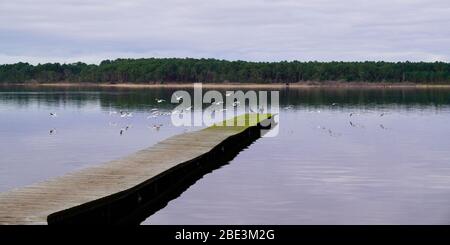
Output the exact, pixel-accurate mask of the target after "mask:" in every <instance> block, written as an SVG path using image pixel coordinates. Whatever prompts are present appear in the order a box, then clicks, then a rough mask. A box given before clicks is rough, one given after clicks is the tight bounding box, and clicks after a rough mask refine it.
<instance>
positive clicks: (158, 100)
mask: <svg viewBox="0 0 450 245" xmlns="http://www.w3.org/2000/svg"><path fill="white" fill-rule="evenodd" d="M155 100H156V102H158V103H162V102H164V101H166V100H163V99H155Z"/></svg>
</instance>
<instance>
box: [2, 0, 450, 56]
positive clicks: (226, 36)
mask: <svg viewBox="0 0 450 245" xmlns="http://www.w3.org/2000/svg"><path fill="white" fill-rule="evenodd" d="M119 57H123V58H128V57H129V58H140V57H195V58H201V57H204V58H218V59H228V60H237V59H241V60H251V61H280V60H301V61H309V60H318V61H331V60H343V61H353V60H356V61H363V60H385V61H405V60H410V61H447V62H449V61H450V1H449V0H334V1H331V0H185V1H182V0H164V1H162V0H161V1H156V0H155V1H153V0H147V1H144V0H127V1H115V0H0V63H14V62H18V61H26V62H31V63H38V62H41V63H42V62H75V61H83V62H87V63H98V62H99V61H101V60H103V59H115V58H119Z"/></svg>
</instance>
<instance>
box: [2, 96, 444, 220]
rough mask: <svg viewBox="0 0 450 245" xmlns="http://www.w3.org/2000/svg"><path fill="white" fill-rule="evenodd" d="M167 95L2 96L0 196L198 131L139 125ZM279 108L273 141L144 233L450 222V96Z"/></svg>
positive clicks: (294, 99) (305, 102)
mask: <svg viewBox="0 0 450 245" xmlns="http://www.w3.org/2000/svg"><path fill="white" fill-rule="evenodd" d="M174 91H175V90H173V89H106V88H105V89H94V88H45V89H43V88H39V89H38V88H23V87H0V156H1V157H0V191H8V190H11V189H13V188H16V187H21V186H25V185H28V184H32V183H35V182H38V181H42V180H45V179H47V178H50V177H55V176H58V175H61V174H64V173H67V172H70V171H73V170H77V169H81V168H84V167H88V166H92V165H95V164H100V163H102V162H105V161H108V160H112V159H116V158H118V157H121V156H125V155H127V154H130V153H132V152H135V151H137V150H139V149H142V148H145V147H148V146H151V145H152V144H155V143H156V142H158V141H160V140H162V139H165V138H167V137H169V136H171V135H175V134H179V133H183V132H185V131H187V130H198V129H199V128H186V127H174V126H172V125H171V123H170V116H160V117H157V118H149V119H147V116H148V115H149V114H150V110H151V109H152V108H159V110H161V111H169V110H171V109H172V108H173V107H174V105H171V104H170V103H166V102H165V103H160V104H158V103H156V102H155V98H164V99H166V100H168V99H169V98H170V96H171V94H172V93H173V92H174ZM280 100H281V101H280V103H281V107H282V109H281V112H280V125H279V126H280V127H279V129H280V133H279V135H278V136H277V137H273V138H261V139H259V140H257V141H256V142H254V143H253V144H252V145H251V146H249V147H248V148H247V149H245V150H243V151H242V152H241V153H240V154H239V155H237V156H236V157H235V158H234V159H233V160H231V161H230V162H229V163H228V164H226V165H224V166H222V167H221V168H219V169H217V170H215V171H213V172H212V173H209V174H207V175H205V176H204V177H203V178H201V179H200V180H198V181H197V182H196V183H195V184H194V185H192V186H191V187H189V188H188V189H187V190H186V191H185V192H184V193H182V194H181V195H180V196H179V197H178V198H176V199H174V200H172V201H170V202H169V203H168V205H167V206H166V207H165V208H163V209H161V210H160V211H158V212H157V213H155V214H154V215H152V216H151V217H149V218H148V219H147V220H146V221H144V222H143V224H450V89H413V88H404V89H399V88H397V89H392V88H387V89H373V88H372V89H356V88H353V89H349V88H347V89H344V88H341V89H324V88H315V89H293V88H291V89H284V90H281V91H280ZM333 103H336V104H335V105H334V106H333V105H332V104H333ZM120 110H123V111H129V112H133V116H132V117H125V118H121V117H120V116H119V114H114V113H111V112H116V111H120ZM50 113H56V115H57V116H56V117H52V116H50ZM350 115H351V116H350ZM154 124H163V126H162V127H161V128H160V129H159V130H155V129H153V127H152V125H154ZM127 125H128V126H129V129H128V130H125V131H124V134H122V135H120V133H119V132H120V129H122V128H125V127H126V126H127ZM51 130H53V131H52V132H50V131H51Z"/></svg>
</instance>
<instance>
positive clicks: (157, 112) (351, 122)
mask: <svg viewBox="0 0 450 245" xmlns="http://www.w3.org/2000/svg"><path fill="white" fill-rule="evenodd" d="M231 95H232V93H226V94H225V96H227V97H228V96H231ZM175 99H176V100H177V101H181V100H182V99H183V97H182V96H178V95H177V94H175ZM155 101H156V103H158V104H160V103H163V102H165V101H166V100H164V99H158V98H156V99H155ZM223 103H224V102H223V101H217V102H213V104H214V105H222V104H223ZM238 105H240V102H239V101H237V100H235V101H234V102H233V103H232V106H233V107H237V106H238ZM338 105H339V103H336V102H334V103H332V104H331V106H332V107H335V106H338ZM293 108H294V107H293V106H292V105H288V106H286V107H284V108H283V109H285V110H291V109H293ZM191 109H192V106H189V107H187V108H184V109H181V110H174V111H172V112H163V111H160V109H158V108H153V109H150V112H149V115H148V116H147V119H152V118H157V117H160V116H170V115H172V114H182V113H187V112H190V111H191ZM226 110H227V108H222V109H221V111H226ZM249 111H250V112H252V113H264V111H265V108H263V107H260V108H257V110H256V111H255V110H253V109H251V108H250V109H249ZM316 112H317V113H320V112H321V111H320V110H318V111H316ZM49 115H50V117H51V118H56V117H58V115H57V114H56V113H55V112H51V113H50V114H49ZM109 115H110V116H114V115H119V117H120V118H124V119H126V118H131V117H133V112H129V111H125V110H121V111H109ZM357 115H359V113H356V112H351V113H350V114H349V115H348V116H349V125H350V127H353V128H364V125H362V124H359V123H356V122H354V120H352V118H354V117H355V116H357ZM385 115H386V113H385V112H382V113H380V114H379V117H383V116H385ZM109 125H110V126H113V127H116V126H117V125H118V124H117V122H110V123H109ZM163 126H164V125H163V124H162V123H155V124H153V125H152V126H148V128H151V129H154V130H156V131H159V130H160V129H161V127H163ZM131 127H132V125H131V124H127V125H125V126H124V127H122V128H120V130H119V135H123V134H124V133H125V132H126V131H128V130H129V129H130V128H131ZM379 127H380V128H381V129H383V130H387V129H388V128H386V127H385V126H384V125H383V124H379ZM317 128H318V129H321V130H323V131H324V132H326V133H327V134H328V135H329V136H333V137H337V136H340V135H341V134H340V133H337V132H335V131H334V130H332V129H330V128H327V127H324V126H320V125H319V126H317ZM55 133H56V128H52V129H50V131H49V134H50V135H53V134H55Z"/></svg>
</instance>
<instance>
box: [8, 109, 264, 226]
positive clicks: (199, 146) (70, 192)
mask: <svg viewBox="0 0 450 245" xmlns="http://www.w3.org/2000/svg"><path fill="white" fill-rule="evenodd" d="M247 115H248V114H247ZM267 120H271V118H270V115H260V117H259V119H258V122H257V124H255V125H245V126H239V127H238V126H213V127H209V128H206V129H203V130H200V131H195V132H189V133H185V134H181V135H176V136H173V137H170V138H168V139H166V140H163V141H161V142H159V143H157V144H156V145H154V146H151V147H149V148H147V149H144V150H141V151H138V152H136V153H134V154H132V155H130V156H127V157H124V158H122V159H118V160H114V161H111V162H107V163H105V164H101V165H99V166H95V167H90V168H86V169H83V170H80V171H77V172H73V173H69V174H66V175H64V176H61V177H56V178H53V179H50V180H47V181H44V182H41V183H37V184H34V185H31V186H27V187H23V188H19V189H14V190H11V191H9V192H5V193H0V224H53V223H54V224H57V223H104V224H117V223H127V222H126V218H125V217H127V216H129V215H131V214H135V213H139V212H142V209H145V207H146V206H147V207H148V205H153V204H155V205H156V203H158V199H161V197H162V196H163V195H166V194H167V193H169V192H170V191H171V190H173V189H176V188H177V186H176V185H178V184H181V182H180V180H182V179H183V178H184V177H185V176H188V175H189V174H190V173H191V172H195V170H196V169H197V168H201V167H202V166H203V165H205V164H209V162H211V161H214V160H215V159H216V158H217V157H219V156H220V155H221V154H225V152H226V151H227V150H229V149H231V148H234V149H236V147H239V146H240V145H241V142H244V141H245V140H246V139H250V138H253V139H256V138H259V137H260V131H261V130H260V129H261V122H263V121H264V122H263V124H265V125H267ZM166 192H167V193H166ZM152 203H153V204H152Z"/></svg>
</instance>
